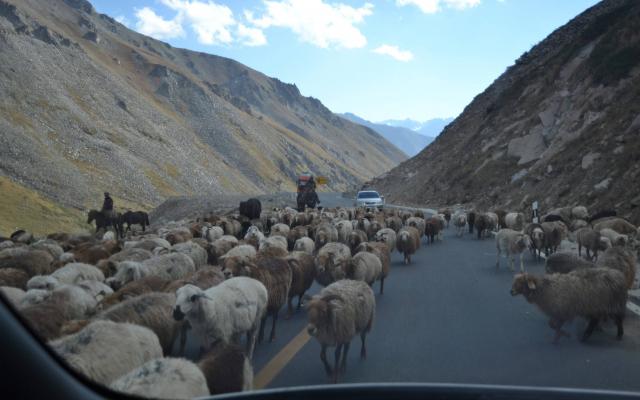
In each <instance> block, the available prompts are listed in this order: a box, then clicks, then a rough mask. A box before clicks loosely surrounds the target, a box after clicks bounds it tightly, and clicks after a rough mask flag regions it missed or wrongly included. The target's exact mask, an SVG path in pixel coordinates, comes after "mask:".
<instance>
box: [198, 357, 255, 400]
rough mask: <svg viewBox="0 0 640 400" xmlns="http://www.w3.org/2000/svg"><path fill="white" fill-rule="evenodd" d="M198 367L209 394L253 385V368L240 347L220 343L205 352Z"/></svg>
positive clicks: (240, 389) (230, 391) (237, 390)
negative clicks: (205, 381) (204, 379)
mask: <svg viewBox="0 0 640 400" xmlns="http://www.w3.org/2000/svg"><path fill="white" fill-rule="evenodd" d="M198 367H199V368H200V370H201V371H202V373H203V374H204V376H205V378H206V380H207V387H208V389H209V394H211V395H217V394H223V393H232V392H241V391H247V390H251V389H252V387H253V368H252V367H251V363H250V362H249V360H248V359H247V357H246V356H245V354H244V352H243V351H242V349H241V348H240V347H238V346H236V345H233V344H226V345H225V344H220V345H218V346H216V347H214V348H213V350H211V351H210V352H208V353H207V354H205V355H204V356H203V357H202V358H201V359H200V361H199V362H198Z"/></svg>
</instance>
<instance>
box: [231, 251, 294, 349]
mask: <svg viewBox="0 0 640 400" xmlns="http://www.w3.org/2000/svg"><path fill="white" fill-rule="evenodd" d="M228 260H229V259H228V258H227V259H225V265H224V266H223V268H222V272H223V273H224V275H225V278H227V279H229V278H232V277H235V276H248V277H250V278H253V279H256V280H258V281H260V282H261V283H262V284H263V285H264V286H265V287H266V288H267V293H268V300H267V312H266V314H265V316H264V317H263V318H262V323H261V324H260V333H259V335H258V343H260V342H262V339H263V337H264V327H265V322H266V319H267V317H269V316H271V320H272V324H271V335H270V336H269V341H270V342H273V341H274V340H275V338H276V322H277V320H278V313H279V312H280V309H281V308H282V306H283V305H284V304H285V303H286V302H287V300H288V297H289V290H290V289H291V279H292V273H291V268H290V267H289V263H288V262H287V260H285V259H284V258H281V257H257V258H256V260H255V262H254V261H253V260H250V259H246V258H243V259H240V258H236V260H235V262H233V263H227V261H228Z"/></svg>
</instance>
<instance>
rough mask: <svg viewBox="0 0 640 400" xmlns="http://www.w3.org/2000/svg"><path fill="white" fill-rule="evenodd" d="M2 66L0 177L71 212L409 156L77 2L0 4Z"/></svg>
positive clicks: (371, 166)
mask: <svg viewBox="0 0 640 400" xmlns="http://www.w3.org/2000/svg"><path fill="white" fill-rule="evenodd" d="M0 57H1V59H2V62H0V177H3V178H4V179H6V178H10V180H11V185H8V184H7V185H5V186H7V187H8V186H11V187H14V186H16V185H17V186H18V187H19V190H26V191H27V192H28V193H29V196H27V197H34V196H40V195H42V196H44V197H43V198H44V199H48V200H47V201H49V202H51V203H55V204H56V205H61V206H63V207H66V208H71V209H74V210H81V209H84V208H87V207H96V206H99V205H100V201H101V197H102V196H101V193H102V192H103V191H104V190H108V191H110V192H111V193H112V194H113V195H115V199H116V205H117V206H121V207H136V208H137V207H142V208H148V207H150V206H151V205H154V204H158V203H159V202H160V201H161V200H163V199H165V198H167V197H169V196H174V195H191V194H198V195H200V194H207V193H211V194H219V193H261V192H271V191H274V190H275V189H278V188H280V189H283V190H284V189H287V188H289V189H293V187H294V178H295V176H296V174H297V173H300V172H304V171H311V172H313V173H315V174H319V175H325V176H327V177H328V178H329V187H328V189H332V190H341V189H343V188H345V187H346V186H348V185H353V184H355V183H357V182H361V181H364V180H366V179H370V178H371V177H373V176H375V175H379V174H381V173H383V172H384V171H386V170H389V169H390V168H391V167H393V166H395V165H397V164H398V163H399V162H400V161H402V160H404V159H405V158H406V157H405V156H404V155H403V154H402V152H401V151H400V150H398V149H397V148H395V147H394V146H393V145H391V144H390V143H389V142H388V141H386V140H385V139H384V138H382V137H381V136H380V135H378V134H376V133H375V132H373V131H371V130H369V129H366V128H364V127H361V126H359V125H356V124H353V123H351V122H349V121H346V120H344V119H343V118H340V117H338V116H336V115H335V114H333V113H332V112H331V111H330V110H328V109H327V108H326V107H324V106H323V105H322V103H321V102H320V101H319V100H317V99H314V98H312V97H303V96H302V95H301V94H300V92H299V90H298V88H297V87H296V86H295V85H293V84H287V83H283V82H281V81H279V80H278V79H275V78H270V77H267V76H265V75H264V74H262V73H260V72H258V71H255V70H252V69H250V68H248V67H246V66H244V65H242V64H240V63H238V62H235V61H233V60H230V59H226V58H222V57H217V56H214V55H209V54H204V53H198V52H193V51H188V50H184V49H177V48H173V47H171V46H170V45H168V44H166V43H163V42H160V41H157V40H154V39H151V38H149V37H145V36H143V35H140V34H138V33H136V32H133V31H131V30H129V29H127V28H126V27H125V26H123V25H121V24H120V23H118V22H116V21H115V20H113V19H112V18H111V17H109V16H107V15H101V14H98V13H96V11H95V10H94V8H93V7H92V6H91V4H90V3H88V2H86V1H84V0H0ZM34 198H35V197H34ZM38 198H39V197H38ZM39 199H40V198H39ZM40 200H42V199H40ZM36 203H37V202H34V203H33V204H32V205H33V207H32V208H31V209H29V210H27V211H25V213H36V214H37V213H38V212H39V211H38V210H39V208H38V207H37V206H36V205H35V204H36ZM30 204H31V203H30ZM16 206H17V205H16ZM12 211H13V210H12V208H11V207H10V208H8V209H3V212H6V213H11V212H12ZM3 217H4V216H3V215H0V219H4V218H3Z"/></svg>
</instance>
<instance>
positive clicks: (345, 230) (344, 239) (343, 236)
mask: <svg viewBox="0 0 640 400" xmlns="http://www.w3.org/2000/svg"><path fill="white" fill-rule="evenodd" d="M335 227H336V230H337V231H338V242H340V243H344V244H348V241H349V234H350V233H351V231H352V230H353V227H352V226H351V221H348V220H342V221H338V222H336V223H335Z"/></svg>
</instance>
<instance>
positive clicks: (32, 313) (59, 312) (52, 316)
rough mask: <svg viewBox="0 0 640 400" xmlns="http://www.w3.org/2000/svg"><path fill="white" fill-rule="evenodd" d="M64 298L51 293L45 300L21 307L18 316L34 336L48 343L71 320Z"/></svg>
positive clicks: (55, 337)
mask: <svg viewBox="0 0 640 400" xmlns="http://www.w3.org/2000/svg"><path fill="white" fill-rule="evenodd" d="M66 300H67V299H66V298H65V296H60V295H58V293H55V292H54V293H53V294H52V295H51V296H50V297H49V298H48V299H47V300H45V301H43V302H41V303H38V304H34V305H29V306H26V307H23V308H21V309H20V316H21V317H22V318H24V320H25V321H26V322H27V324H28V325H29V326H30V327H31V328H32V329H33V330H34V331H35V333H36V335H37V336H38V337H39V338H40V339H42V340H44V341H46V342H48V341H50V340H53V339H57V338H58V337H60V335H61V329H62V326H63V325H64V324H65V323H66V322H67V321H69V320H70V319H71V315H70V312H69V308H68V307H67V306H66Z"/></svg>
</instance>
